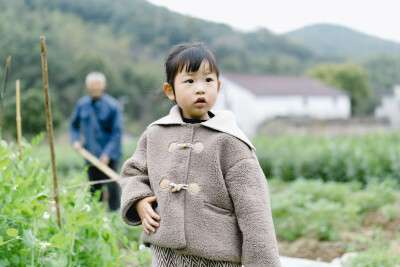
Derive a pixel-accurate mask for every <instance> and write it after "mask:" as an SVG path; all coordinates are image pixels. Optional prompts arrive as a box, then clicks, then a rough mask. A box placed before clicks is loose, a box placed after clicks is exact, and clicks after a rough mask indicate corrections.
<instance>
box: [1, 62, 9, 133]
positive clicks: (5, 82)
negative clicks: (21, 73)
mask: <svg viewBox="0 0 400 267" xmlns="http://www.w3.org/2000/svg"><path fill="white" fill-rule="evenodd" d="M10 63H11V56H8V57H7V62H6V70H5V74H4V83H3V91H1V101H0V133H1V126H2V121H3V103H4V97H5V96H6V86H7V78H8V70H9V69H10Z"/></svg>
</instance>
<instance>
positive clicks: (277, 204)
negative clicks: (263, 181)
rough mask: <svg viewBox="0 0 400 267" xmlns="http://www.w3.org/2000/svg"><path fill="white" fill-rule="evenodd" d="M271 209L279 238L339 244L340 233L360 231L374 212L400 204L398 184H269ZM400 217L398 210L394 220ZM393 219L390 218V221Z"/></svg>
mask: <svg viewBox="0 0 400 267" xmlns="http://www.w3.org/2000/svg"><path fill="white" fill-rule="evenodd" d="M269 184H270V189H272V190H273V192H272V194H271V209H272V213H273V218H274V224H275V228H276V231H277V234H278V236H280V237H281V238H283V239H285V240H288V241H293V240H296V239H297V238H299V237H303V236H307V237H315V238H318V239H320V240H330V241H336V240H337V239H338V238H339V233H340V231H343V230H345V229H349V230H352V229H356V228H357V227H359V225H361V224H362V221H363V219H365V217H366V216H367V215H368V213H369V212H371V211H377V210H380V211H383V210H384V209H385V208H386V205H387V203H396V202H398V201H399V200H400V193H399V191H398V184H397V183H394V182H393V181H389V180H388V181H385V182H382V183H377V182H370V183H369V184H368V186H367V187H365V188H363V187H362V186H361V184H360V183H357V182H352V183H336V182H326V183H325V182H322V181H319V180H315V181H311V180H303V179H300V180H296V181H294V182H291V183H290V184H289V183H284V182H282V181H281V180H278V179H273V180H270V181H269ZM397 216H400V210H399V209H398V208H396V209H394V210H393V217H397ZM389 220H390V218H387V221H389Z"/></svg>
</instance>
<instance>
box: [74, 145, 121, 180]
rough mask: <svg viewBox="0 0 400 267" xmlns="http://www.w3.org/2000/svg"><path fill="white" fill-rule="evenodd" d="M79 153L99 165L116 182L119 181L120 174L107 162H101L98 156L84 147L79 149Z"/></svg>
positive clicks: (98, 167)
mask: <svg viewBox="0 0 400 267" xmlns="http://www.w3.org/2000/svg"><path fill="white" fill-rule="evenodd" d="M78 152H79V154H81V155H82V156H83V157H84V158H85V159H87V160H88V161H89V162H90V163H92V164H93V165H94V166H96V167H97V169H99V170H100V171H102V172H103V173H105V174H106V175H107V176H108V177H110V178H111V179H113V180H114V181H115V182H117V183H119V175H118V174H117V173H116V172H115V171H114V170H113V169H111V168H110V167H108V166H107V165H106V164H104V163H103V162H101V161H100V160H99V159H98V158H96V157H95V156H93V155H92V154H91V153H90V152H89V151H87V150H86V149H84V148H83V147H81V148H79V149H78Z"/></svg>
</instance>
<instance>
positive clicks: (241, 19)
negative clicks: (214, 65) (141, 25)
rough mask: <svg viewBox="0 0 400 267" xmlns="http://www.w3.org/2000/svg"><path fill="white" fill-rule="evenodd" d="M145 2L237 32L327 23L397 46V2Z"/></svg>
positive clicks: (399, 4)
mask: <svg viewBox="0 0 400 267" xmlns="http://www.w3.org/2000/svg"><path fill="white" fill-rule="evenodd" d="M148 1H149V2H151V3H153V4H155V5H159V6H164V7H167V8H168V9H170V10H172V11H175V12H178V13H182V14H184V15H190V16H192V17H196V18H201V19H204V20H208V21H213V22H221V23H226V24H228V25H230V26H232V27H233V28H235V29H239V30H245V31H248V30H254V29H257V28H258V27H263V28H267V29H268V30H270V31H272V32H274V33H276V34H282V33H286V32H288V31H291V30H295V29H298V28H301V27H303V26H307V25H311V24H315V23H331V24H337V25H342V26H346V27H349V28H351V29H354V30H357V31H360V32H362V33H366V34H369V35H372V36H375V37H380V38H383V39H386V40H391V41H397V42H399V43H400V1H399V0H379V1H378V0H244V1H243V0H201V1H199V0H197V1H190V0H148Z"/></svg>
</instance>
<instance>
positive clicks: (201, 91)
mask: <svg viewBox="0 0 400 267" xmlns="http://www.w3.org/2000/svg"><path fill="white" fill-rule="evenodd" d="M205 92H206V90H205V89H204V86H203V85H198V86H197V87H196V94H204V93H205Z"/></svg>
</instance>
